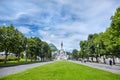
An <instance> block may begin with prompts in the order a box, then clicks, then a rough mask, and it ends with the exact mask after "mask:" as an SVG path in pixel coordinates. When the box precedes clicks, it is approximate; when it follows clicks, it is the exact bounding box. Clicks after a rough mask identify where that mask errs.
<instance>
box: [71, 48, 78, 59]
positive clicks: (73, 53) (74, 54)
mask: <svg viewBox="0 0 120 80" xmlns="http://www.w3.org/2000/svg"><path fill="white" fill-rule="evenodd" d="M78 55H79V53H78V50H77V49H74V50H73V51H72V58H73V59H76V60H78Z"/></svg>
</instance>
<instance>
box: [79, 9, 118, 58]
mask: <svg viewBox="0 0 120 80" xmlns="http://www.w3.org/2000/svg"><path fill="white" fill-rule="evenodd" d="M111 20H112V21H111V24H110V27H109V28H107V29H106V31H105V32H101V33H99V34H96V33H95V34H89V36H88V39H87V40H85V41H80V48H81V51H80V55H83V57H87V56H84V55H86V54H88V56H91V57H96V58H97V57H99V56H102V55H112V56H117V57H120V7H119V8H117V10H116V12H115V14H114V16H112V17H111Z"/></svg>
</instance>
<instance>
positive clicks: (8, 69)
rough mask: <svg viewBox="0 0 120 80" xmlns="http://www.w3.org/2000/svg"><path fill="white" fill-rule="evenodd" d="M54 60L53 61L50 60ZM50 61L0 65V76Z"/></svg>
mask: <svg viewBox="0 0 120 80" xmlns="http://www.w3.org/2000/svg"><path fill="white" fill-rule="evenodd" d="M52 62H54V61H52ZM48 63H51V62H40V63H33V64H25V65H19V66H11V67H2V68H0V77H2V76H6V75H9V74H15V73H18V72H21V71H24V70H26V69H29V68H34V67H37V66H41V65H45V64H48Z"/></svg>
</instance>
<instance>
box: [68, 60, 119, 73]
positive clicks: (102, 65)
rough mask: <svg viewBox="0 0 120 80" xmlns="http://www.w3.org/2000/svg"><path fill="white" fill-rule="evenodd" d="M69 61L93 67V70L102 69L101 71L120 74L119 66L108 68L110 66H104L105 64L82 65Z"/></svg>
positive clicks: (88, 63) (87, 63)
mask: <svg viewBox="0 0 120 80" xmlns="http://www.w3.org/2000/svg"><path fill="white" fill-rule="evenodd" d="M69 61H70V62H74V63H77V64H82V65H86V66H89V67H93V68H98V69H102V70H105V71H109V72H112V73H116V74H120V66H116V65H112V66H110V65H106V64H99V63H90V62H86V63H82V62H80V61H71V60H69Z"/></svg>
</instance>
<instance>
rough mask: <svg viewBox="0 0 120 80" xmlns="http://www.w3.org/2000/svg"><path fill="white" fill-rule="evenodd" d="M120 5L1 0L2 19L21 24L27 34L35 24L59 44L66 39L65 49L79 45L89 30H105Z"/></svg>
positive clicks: (116, 0) (96, 0)
mask: <svg viewBox="0 0 120 80" xmlns="http://www.w3.org/2000/svg"><path fill="white" fill-rule="evenodd" d="M21 4H22V5H21ZM119 5H120V0H29V1H27V0H13V1H12V2H11V1H10V0H2V2H1V3H0V15H1V16H0V20H8V21H9V22H8V23H10V22H11V23H12V24H16V25H21V26H19V27H17V29H18V30H19V31H21V32H22V33H24V34H29V35H31V34H30V33H31V32H32V31H33V29H35V28H36V29H35V30H34V31H35V32H34V33H32V34H33V35H34V34H38V33H39V36H40V37H41V36H42V39H43V40H45V41H47V42H52V43H54V44H55V45H56V46H57V47H58V48H60V42H61V41H63V42H64V47H65V49H66V50H71V49H74V48H77V49H79V42H80V40H84V39H87V36H88V34H91V33H99V32H101V31H105V29H106V27H108V26H109V24H110V17H111V16H112V15H113V13H114V12H115V9H116V8H117V7H118V6H119ZM3 23H7V22H3ZM25 24H27V25H25ZM29 25H30V26H29ZM36 26H37V27H36ZM30 27H32V28H31V29H30Z"/></svg>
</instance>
